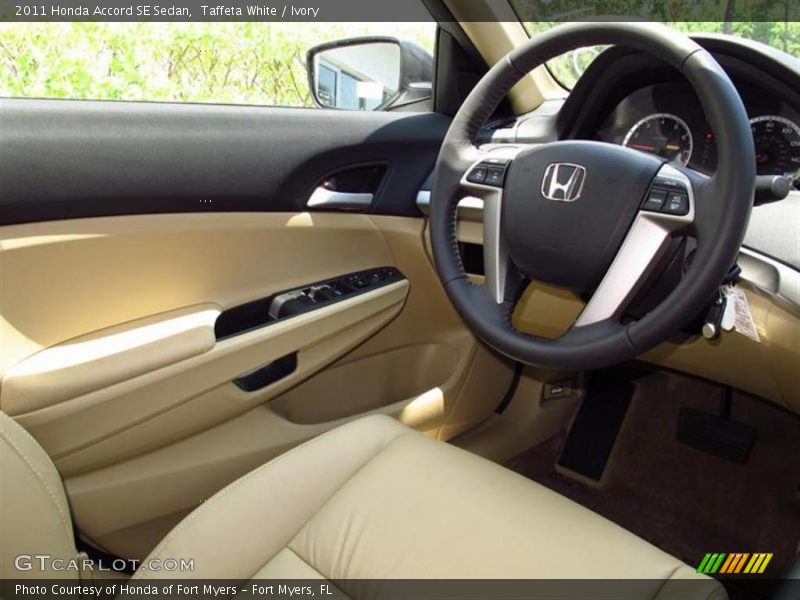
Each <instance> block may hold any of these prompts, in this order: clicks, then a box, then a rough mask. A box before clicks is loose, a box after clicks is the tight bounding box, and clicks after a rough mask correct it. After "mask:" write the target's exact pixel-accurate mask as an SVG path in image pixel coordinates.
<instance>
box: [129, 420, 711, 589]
mask: <svg viewBox="0 0 800 600" xmlns="http://www.w3.org/2000/svg"><path fill="white" fill-rule="evenodd" d="M151 557H152V558H186V557H192V558H194V559H195V565H194V566H195V570H194V571H193V572H192V573H191V574H190V575H191V576H193V577H198V578H236V579H248V578H312V577H323V578H326V579H332V580H334V581H343V580H358V579H373V578H381V579H384V578H385V579H406V578H414V579H418V578H419V579H426V578H431V579H432V578H439V579H442V578H443V579H463V578H485V579H498V578H513V579H562V578H563V579H575V578H587V579H640V580H642V579H644V580H650V582H649V583H651V584H652V585H649V584H646V585H645V586H644V587H643V590H644V592H643V596H644V597H650V598H655V597H658V596H659V594H660V593H663V592H664V590H665V589H666V588H668V587H669V586H665V585H664V584H665V582H666V581H668V580H671V579H685V578H691V579H694V578H696V579H697V581H698V585H694V586H692V588H691V589H692V590H693V592H692V594H693V595H694V596H695V597H698V598H709V597H712V596H716V597H722V598H724V597H725V595H724V591H723V590H722V588H721V586H719V584H718V583H717V582H715V581H714V580H712V579H708V578H706V577H705V576H701V575H697V574H695V572H694V570H693V569H691V568H689V567H687V566H686V565H685V564H683V563H682V562H680V561H679V560H677V559H676V558H674V557H672V556H670V555H668V554H665V553H664V552H662V551H661V550H659V549H658V548H656V547H654V546H652V545H650V544H648V543H647V542H645V541H643V540H641V539H640V538H638V537H636V536H634V535H632V534H631V533H629V532H627V531H625V530H624V529H622V528H620V527H618V526H617V525H615V524H613V523H611V522H610V521H608V520H606V519H604V518H603V517H600V516H599V515H597V514H595V513H593V512H591V511H589V510H587V509H585V508H583V507H581V506H580V505H578V504H575V503H574V502H572V501H570V500H568V499H566V498H564V497H562V496H559V495H558V494H556V493H554V492H552V491H550V490H548V489H547V488H544V487H542V486H540V485H538V484H536V483H533V482H531V481H530V480H528V479H525V478H524V477H521V476H520V475H517V474H516V473H513V472H511V471H509V470H507V469H505V468H502V467H500V466H498V465H496V464H494V463H491V462H489V461H486V460H484V459H482V458H480V457H478V456H476V455H474V454H471V453H469V452H466V451H464V450H461V449H458V448H456V447H453V446H451V445H449V444H446V443H443V442H440V441H436V440H433V439H430V438H427V437H425V436H423V435H421V434H419V433H417V432H415V431H412V430H410V429H408V428H406V427H404V426H403V425H400V424H399V423H397V422H396V421H395V420H393V419H390V418H388V417H383V416H373V417H367V418H364V419H361V420H359V421H356V422H354V423H351V424H349V425H346V426H343V427H340V428H338V429H335V430H333V431H331V432H329V433H327V434H325V435H322V436H320V437H318V438H316V439H314V440H312V441H310V442H308V443H306V444H304V445H302V446H300V447H298V448H296V449H294V450H292V451H290V452H288V453H286V454H284V455H282V456H280V457H278V458H277V459H275V460H273V461H272V462H270V463H267V464H266V465H264V466H263V467H261V468H259V469H257V470H256V471H253V472H252V473H250V474H248V475H246V476H245V477H243V478H242V479H240V480H238V481H236V482H234V483H233V484H231V485H230V486H228V487H227V488H225V489H224V490H222V491H221V492H219V493H218V494H217V495H216V496H214V497H213V498H211V499H210V500H208V501H207V502H206V503H204V504H203V505H202V506H201V507H200V508H198V509H197V510H196V511H194V512H193V513H192V514H191V515H189V516H188V517H187V518H186V519H185V520H184V521H183V522H182V523H180V524H179V525H178V526H177V527H176V528H175V529H174V530H173V531H172V532H171V533H170V534H169V535H168V536H167V537H166V538H165V539H164V541H163V542H162V543H161V544H160V545H159V546H158V548H156V550H155V551H154V553H153V555H151ZM147 576H148V573H146V572H140V573H137V574H136V577H139V578H144V577H147ZM340 587H341V585H340ZM345 592H347V589H346V586H345Z"/></svg>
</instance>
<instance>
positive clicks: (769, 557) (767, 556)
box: [758, 552, 772, 573]
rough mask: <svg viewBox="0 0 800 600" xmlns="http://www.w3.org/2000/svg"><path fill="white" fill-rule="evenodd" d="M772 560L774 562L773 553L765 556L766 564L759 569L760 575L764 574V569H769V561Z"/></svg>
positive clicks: (763, 563)
mask: <svg viewBox="0 0 800 600" xmlns="http://www.w3.org/2000/svg"><path fill="white" fill-rule="evenodd" d="M771 560H772V552H770V553H769V554H766V555H765V556H764V562H762V563H761V567H759V569H758V572H759V573H763V572H764V569H766V568H767V565H768V564H769V561H771Z"/></svg>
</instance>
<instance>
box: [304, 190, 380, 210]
mask: <svg viewBox="0 0 800 600" xmlns="http://www.w3.org/2000/svg"><path fill="white" fill-rule="evenodd" d="M373 197H374V195H373V194H368V193H355V192H336V191H334V190H329V189H327V188H324V187H322V186H320V187H318V188H317V189H315V190H314V193H313V194H311V197H310V198H309V199H308V202H307V203H306V207H308V208H326V209H333V210H362V209H364V208H368V207H369V205H370V204H372V198H373Z"/></svg>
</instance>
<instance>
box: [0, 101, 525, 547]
mask: <svg viewBox="0 0 800 600" xmlns="http://www.w3.org/2000/svg"><path fill="white" fill-rule="evenodd" d="M2 119H3V123H2V125H3V126H2V128H0V136H1V137H2V139H1V140H0V143H1V144H2V147H3V152H4V154H3V161H2V163H0V184H2V186H1V187H0V189H2V190H3V192H2V195H1V196H0V215H2V216H0V219H2V221H1V223H2V224H4V225H3V226H0V290H1V293H0V408H2V409H3V410H4V411H6V412H8V413H10V414H12V415H13V416H14V417H15V418H16V419H17V420H18V421H19V422H20V423H21V424H22V425H23V426H24V427H26V428H27V429H28V430H29V431H30V432H31V433H32V434H33V435H34V436H35V437H36V438H37V439H38V441H39V442H40V443H41V444H42V446H43V447H44V448H45V450H47V451H48V453H49V454H50V455H51V457H52V458H53V459H54V460H55V462H56V465H57V467H58V469H59V471H60V472H61V474H62V476H63V477H64V478H65V484H66V488H67V493H68V495H69V499H70V504H71V507H72V509H73V511H74V518H75V522H76V524H77V527H78V529H79V531H80V534H81V535H82V536H83V537H84V539H86V540H89V541H90V542H91V543H93V544H95V545H97V546H98V547H100V548H102V549H104V550H106V551H109V552H111V553H114V554H118V555H120V556H125V557H130V558H142V557H143V556H144V555H146V554H147V553H148V552H149V551H150V550H151V549H152V548H153V547H154V546H155V544H156V543H157V542H158V541H159V539H160V538H161V537H162V536H163V535H164V534H165V533H166V532H167V530H168V529H169V528H170V527H172V526H173V525H174V524H175V523H176V522H177V521H178V520H179V519H180V518H181V517H182V516H184V515H185V514H186V513H187V512H189V511H190V510H192V509H193V508H195V507H196V506H198V505H199V504H201V503H202V502H203V501H204V500H205V499H206V498H208V497H209V496H210V495H212V494H213V493H215V492H216V491H218V490H219V489H220V488H222V487H224V486H225V485H227V484H228V483H230V482H231V481H233V480H234V479H236V478H237V477H239V476H241V475H243V474H245V473H246V472H248V471H249V470H251V469H253V468H255V467H257V466H258V465H260V464H263V463H264V462H265V461H267V460H269V459H271V458H274V457H275V456H277V455H279V454H280V453H282V452H284V451H286V450H288V449H290V448H291V447H293V446H295V445H297V444H299V443H301V442H303V441H305V440H308V439H310V438H312V437H313V436H315V435H318V434H319V433H322V432H323V431H326V430H328V429H330V428H332V427H335V426H337V425H340V424H342V423H345V422H347V421H348V420H350V419H353V418H357V417H359V416H362V415H365V414H370V413H375V412H380V413H385V414H389V415H393V416H395V417H397V418H398V419H400V420H401V421H403V422H405V423H407V424H409V425H410V426H413V427H416V428H417V429H419V430H421V431H424V432H426V433H428V434H429V435H432V436H435V437H439V438H442V439H450V438H451V437H453V436H454V435H457V434H458V433H461V432H463V431H466V430H467V429H470V428H472V427H475V426H476V425H478V424H479V423H481V422H482V421H483V420H485V419H486V418H487V417H488V416H489V415H491V414H492V413H493V411H494V408H495V407H496V406H497V405H498V404H499V402H500V401H501V399H502V398H503V395H504V394H505V392H506V389H507V387H508V385H509V383H510V381H511V378H512V370H511V369H510V368H509V366H508V365H507V364H506V362H505V361H504V360H502V359H500V358H499V357H497V356H496V355H494V354H493V353H491V352H489V351H488V350H486V349H485V348H483V347H482V346H481V345H480V344H478V342H477V341H476V340H475V338H474V337H473V336H472V334H471V333H470V332H469V331H468V330H467V329H466V328H465V327H464V324H463V322H462V321H461V319H460V318H459V316H458V315H457V314H456V313H455V311H454V310H453V308H452V306H451V305H450V303H449V301H448V299H447V297H446V294H445V293H444V290H443V289H442V287H441V285H440V283H439V280H438V278H437V276H436V273H435V271H434V268H433V265H432V263H431V260H430V257H429V256H428V254H427V253H426V250H425V244H424V239H425V235H424V230H425V221H424V219H422V218H420V216H419V213H418V212H417V209H416V207H415V204H414V201H415V198H416V193H417V190H418V187H419V185H420V184H421V183H422V181H423V180H424V179H425V178H426V177H427V175H428V173H429V172H430V169H431V167H432V164H433V160H434V158H435V155H436V151H437V150H438V144H439V143H440V141H441V136H442V135H443V133H444V129H445V128H446V119H444V118H443V117H440V116H437V115H414V114H408V113H405V114H402V115H387V114H380V113H378V114H375V113H370V114H363V113H356V114H352V113H340V112H332V111H330V112H329V111H296V110H283V109H257V108H253V109H249V108H248V109H245V108H236V107H234V108H229V107H207V106H202V107H201V106H192V107H182V106H172V105H123V104H117V103H92V102H86V103H82V102H46V101H22V100H20V101H6V100H3V101H2ZM42 124H46V125H47V127H44V126H42ZM378 163H379V164H381V165H383V166H385V174H384V176H383V179H382V180H381V181H380V182H379V183H375V182H374V181H372V182H371V185H373V188H371V189H372V190H373V191H375V200H374V202H373V203H372V204H371V205H370V208H369V209H368V213H369V214H358V213H352V212H347V213H337V212H322V211H319V212H316V211H315V212H308V211H307V209H306V208H305V204H306V200H307V198H308V197H309V196H310V194H311V192H312V191H313V190H314V189H315V188H316V187H317V185H318V184H319V183H320V181H321V180H322V179H324V178H325V177H326V176H328V175H329V174H331V173H337V172H342V171H345V172H347V171H349V170H352V169H353V168H359V166H360V165H365V164H378ZM399 215H408V216H399ZM412 215H413V216H412ZM59 219H61V220H59ZM390 267H391V268H395V269H397V270H398V271H399V273H401V274H402V275H401V276H398V278H397V279H393V278H390V280H386V281H383V282H382V283H379V284H374V285H373V284H372V283H370V284H369V285H370V286H371V287H366V288H363V289H359V290H357V293H356V291H354V292H353V295H352V296H350V295H348V296H346V297H344V298H338V299H334V300H332V301H331V302H327V303H322V304H320V305H315V306H314V307H313V310H310V311H307V312H299V313H298V314H296V315H294V316H287V317H285V318H284V317H281V318H278V319H271V318H270V319H271V320H270V319H268V318H267V316H266V312H267V309H268V307H269V306H270V303H271V301H272V299H274V296H275V295H276V294H281V293H283V292H286V291H287V290H296V289H298V288H302V289H308V286H309V285H311V284H314V283H318V282H323V281H326V280H331V279H333V278H337V279H338V278H341V277H342V276H345V275H347V274H352V273H358V272H362V271H364V270H367V269H381V270H382V272H385V268H390ZM352 290H356V288H355V284H353V287H352ZM352 290H351V291H352ZM254 302H255V303H254ZM253 303H254V304H253ZM242 305H247V307H250V308H245V309H242V308H237V307H241V306H242ZM235 308H236V311H239V312H236V311H234V310H232V309H235ZM254 311H255V312H254ZM259 311H261V312H259ZM234 313H236V316H235V318H234V317H232V316H231V315H234ZM251 313H252V314H251ZM253 314H255V315H256V317H257V319H261V321H258V322H257V323H256V324H255V325H254V326H252V327H251V326H250V325H248V323H249V321H247V318H249V316H252V315H253ZM242 315H244V320H242V318H243V317H242ZM248 315H249V316H248ZM231 323H233V325H231ZM237 327H238V329H237ZM278 367H279V368H278ZM284 367H285V368H284ZM254 373H255V375H254ZM264 373H266V374H267V376H268V377H267V379H264V381H263V382H262V383H263V385H257V386H255V388H251V387H248V386H244V385H242V381H241V379H242V378H243V377H247V378H248V379H247V381H250V380H251V379H252V378H253V377H255V378H256V379H258V378H260V377H261V376H262V375H263V374H264ZM237 382H238V384H239V385H237ZM247 390H251V391H247ZM265 493H269V491H268V490H265ZM276 518H280V517H279V516H276Z"/></svg>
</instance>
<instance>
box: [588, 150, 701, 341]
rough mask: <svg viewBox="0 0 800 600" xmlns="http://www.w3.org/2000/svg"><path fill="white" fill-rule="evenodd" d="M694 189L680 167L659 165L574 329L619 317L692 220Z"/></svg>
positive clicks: (693, 216)
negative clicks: (669, 246) (609, 264)
mask: <svg viewBox="0 0 800 600" xmlns="http://www.w3.org/2000/svg"><path fill="white" fill-rule="evenodd" d="M695 198H696V193H695V189H694V186H693V184H692V182H691V180H690V179H689V177H688V176H687V175H686V174H685V173H684V172H683V170H682V168H679V167H677V166H676V165H674V164H665V165H664V166H662V167H661V169H660V170H659V172H658V173H657V174H656V177H655V179H654V180H653V185H652V186H651V188H650V190H649V191H648V193H647V197H646V198H645V199H644V202H643V203H642V206H641V209H640V210H639V212H638V213H637V215H636V217H635V218H634V221H633V225H632V226H631V228H630V230H629V231H628V235H627V236H626V237H625V239H624V240H623V242H622V245H621V246H620V249H619V251H618V252H617V255H616V256H615V257H614V260H613V262H612V263H611V266H610V267H609V269H608V272H607V273H606V274H605V276H604V277H603V279H602V281H601V282H600V285H599V286H598V287H597V289H596V290H595V292H594V294H593V295H592V298H591V299H590V300H589V303H588V304H587V305H586V307H585V308H584V309H583V311H582V312H581V314H580V315H579V316H578V319H577V320H576V321H575V327H585V326H587V325H592V324H594V323H598V322H600V321H605V320H607V319H618V318H619V317H621V316H622V313H623V312H624V311H625V308H626V307H627V306H628V304H629V303H630V301H631V300H632V299H633V298H634V296H635V295H636V293H637V292H638V291H639V290H640V289H641V286H642V284H643V283H644V282H645V280H646V279H647V278H648V277H649V275H650V274H651V273H652V272H653V269H654V268H655V267H656V265H657V264H658V261H659V260H660V259H661V257H662V256H663V254H664V251H665V250H666V249H667V247H668V245H669V241H670V239H671V238H672V237H673V235H675V233H676V232H678V231H679V230H682V229H684V228H686V227H688V226H689V225H691V224H692V223H693V222H694V219H695Z"/></svg>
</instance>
